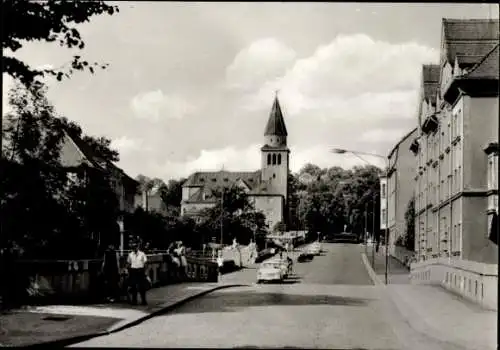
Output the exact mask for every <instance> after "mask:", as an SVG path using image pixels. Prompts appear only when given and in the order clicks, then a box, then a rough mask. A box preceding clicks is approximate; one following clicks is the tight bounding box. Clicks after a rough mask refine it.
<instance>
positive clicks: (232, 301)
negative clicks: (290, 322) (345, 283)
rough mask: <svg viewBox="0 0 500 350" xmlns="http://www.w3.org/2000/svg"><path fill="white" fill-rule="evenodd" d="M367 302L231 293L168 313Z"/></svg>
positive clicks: (211, 296)
mask: <svg viewBox="0 0 500 350" xmlns="http://www.w3.org/2000/svg"><path fill="white" fill-rule="evenodd" d="M369 302H370V299H361V298H353V297H343V296H334V295H305V294H287V293H273V292H260V291H259V292H255V291H248V290H242V291H238V290H234V291H233V290H231V291H227V290H226V291H224V292H223V293H218V292H216V293H213V294H208V295H206V296H205V297H203V298H199V299H196V300H193V301H191V302H189V303H187V304H185V305H183V306H180V307H179V308H177V309H175V310H172V312H171V313H169V314H187V313H194V314H196V313H208V312H215V313H218V312H236V311H238V309H241V308H247V307H262V306H278V305H279V306H310V305H328V306H366V305H367V304H368V303H369Z"/></svg>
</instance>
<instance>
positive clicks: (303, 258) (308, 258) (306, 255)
mask: <svg viewBox="0 0 500 350" xmlns="http://www.w3.org/2000/svg"><path fill="white" fill-rule="evenodd" d="M313 258H314V255H312V254H309V253H301V254H300V255H299V257H298V258H297V262H299V263H303V262H307V261H311V260H312V259H313Z"/></svg>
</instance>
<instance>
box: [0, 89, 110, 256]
mask: <svg viewBox="0 0 500 350" xmlns="http://www.w3.org/2000/svg"><path fill="white" fill-rule="evenodd" d="M45 92H46V89H45V88H44V87H43V85H38V84H37V85H32V86H29V87H24V86H22V85H21V84H17V85H16V86H15V87H14V88H13V89H12V90H11V91H10V92H9V102H10V105H11V106H12V111H11V112H10V113H9V114H8V115H7V116H6V126H7V127H6V129H5V130H4V131H5V132H4V134H5V139H6V142H5V144H4V145H3V146H4V147H5V148H4V149H5V155H6V156H7V157H6V158H3V159H2V169H5V171H4V172H3V173H2V175H3V176H2V189H4V192H3V193H2V195H3V197H2V201H1V205H2V208H1V209H2V213H3V214H4V213H8V215H2V216H1V218H0V220H2V226H3V228H4V229H5V230H4V231H5V232H6V233H7V234H6V235H5V237H6V240H7V241H11V242H15V243H18V244H19V245H21V246H23V247H24V248H25V251H26V252H27V254H28V255H29V256H36V257H52V258H54V257H59V258H63V257H62V256H63V255H67V256H66V257H72V258H77V257H82V256H83V257H87V258H88V257H89V255H86V254H89V252H95V248H96V246H93V244H94V243H95V242H96V239H95V238H94V237H92V233H95V234H96V235H97V236H101V237H102V238H103V239H105V238H107V237H115V236H114V235H113V233H114V232H115V231H117V227H116V216H117V215H116V213H117V209H118V203H117V198H116V194H115V193H114V192H113V191H112V189H111V188H110V184H109V179H108V178H107V174H103V173H101V172H99V174H98V175H97V174H95V173H94V172H93V171H96V170H95V169H91V168H88V169H87V168H85V166H83V167H79V168H78V169H73V170H72V171H74V170H76V171H77V173H78V175H79V178H78V176H77V179H76V180H75V181H73V180H70V179H69V178H68V175H69V170H68V169H67V168H64V167H63V166H62V165H61V163H60V151H61V145H62V141H63V136H64V131H66V124H67V120H64V119H60V118H57V116H56V114H55V110H54V108H53V106H52V105H51V104H50V103H49V101H48V100H47V98H46V97H45ZM70 127H71V128H73V129H75V130H81V129H80V128H79V126H78V125H76V124H74V123H72V124H71V126H70ZM20 217H22V218H23V220H21V221H20V220H19V219H18V218H20ZM116 237H118V235H116ZM97 240H98V239H97ZM60 246H74V247H78V249H64V250H61V249H57V248H56V247H60Z"/></svg>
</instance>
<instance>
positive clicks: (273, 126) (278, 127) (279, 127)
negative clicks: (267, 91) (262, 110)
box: [264, 91, 288, 136]
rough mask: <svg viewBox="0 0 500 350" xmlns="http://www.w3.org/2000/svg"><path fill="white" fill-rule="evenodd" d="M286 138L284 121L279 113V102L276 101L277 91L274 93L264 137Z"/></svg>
mask: <svg viewBox="0 0 500 350" xmlns="http://www.w3.org/2000/svg"><path fill="white" fill-rule="evenodd" d="M271 135H272V136H288V132H287V131H286V126H285V120H284V119H283V113H282V112H281V107H280V102H279V100H278V91H275V96H274V102H273V106H272V108H271V113H270V114H269V120H268V121H267V126H266V130H265V132H264V136H271Z"/></svg>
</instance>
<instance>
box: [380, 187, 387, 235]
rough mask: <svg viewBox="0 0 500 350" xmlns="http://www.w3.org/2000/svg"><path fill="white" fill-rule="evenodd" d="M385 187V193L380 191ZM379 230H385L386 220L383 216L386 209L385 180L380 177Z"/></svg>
mask: <svg viewBox="0 0 500 350" xmlns="http://www.w3.org/2000/svg"><path fill="white" fill-rule="evenodd" d="M384 186H385V193H384V192H383V191H382V188H384ZM380 191H381V193H380V229H381V230H385V229H386V218H385V216H384V215H383V212H384V210H385V209H386V208H387V203H386V196H387V195H388V193H387V178H386V177H380ZM385 215H387V212H386V214H385Z"/></svg>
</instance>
